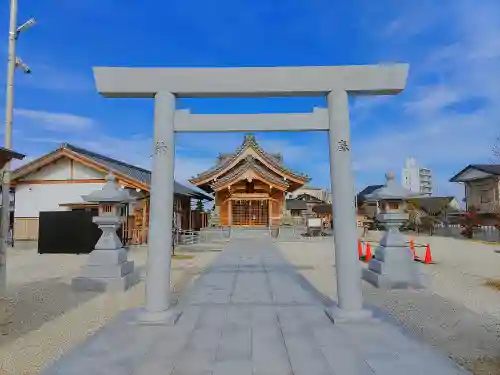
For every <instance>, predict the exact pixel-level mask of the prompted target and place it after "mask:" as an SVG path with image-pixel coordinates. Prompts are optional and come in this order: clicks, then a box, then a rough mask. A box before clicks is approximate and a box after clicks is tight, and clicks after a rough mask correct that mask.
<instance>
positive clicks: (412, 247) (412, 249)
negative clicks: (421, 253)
mask: <svg viewBox="0 0 500 375" xmlns="http://www.w3.org/2000/svg"><path fill="white" fill-rule="evenodd" d="M410 250H411V252H412V253H413V260H415V259H416V258H417V254H416V253H415V241H413V238H412V239H410Z"/></svg>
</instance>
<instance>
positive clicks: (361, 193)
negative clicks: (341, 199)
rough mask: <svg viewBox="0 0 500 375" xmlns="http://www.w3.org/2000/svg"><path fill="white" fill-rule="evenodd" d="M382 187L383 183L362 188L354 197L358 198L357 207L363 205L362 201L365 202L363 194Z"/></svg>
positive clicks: (365, 194)
mask: <svg viewBox="0 0 500 375" xmlns="http://www.w3.org/2000/svg"><path fill="white" fill-rule="evenodd" d="M382 187H384V185H368V186H367V187H365V188H364V189H363V190H361V191H360V192H359V193H358V195H357V196H356V198H357V200H358V207H361V206H362V205H363V203H365V200H366V198H365V196H367V195H368V194H371V193H373V192H374V191H375V190H378V189H380V188H382Z"/></svg>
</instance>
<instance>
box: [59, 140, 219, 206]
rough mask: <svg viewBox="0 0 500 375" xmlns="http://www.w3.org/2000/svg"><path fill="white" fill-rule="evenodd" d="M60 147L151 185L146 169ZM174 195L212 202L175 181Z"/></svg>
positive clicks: (201, 193) (82, 149) (73, 147)
mask: <svg viewBox="0 0 500 375" xmlns="http://www.w3.org/2000/svg"><path fill="white" fill-rule="evenodd" d="M62 147H63V148H66V149H67V150H70V151H73V152H75V153H77V154H80V155H82V156H84V157H85V158H87V159H91V160H92V161H94V162H96V163H97V164H100V165H102V166H104V167H106V168H109V169H110V170H112V171H116V172H119V173H121V174H124V175H126V176H128V177H130V178H132V179H134V180H137V181H139V182H142V183H144V184H146V185H151V171H148V170H147V169H144V168H140V167H137V166H135V165H132V164H127V163H124V162H122V161H120V160H116V159H113V158H110V157H108V156H104V155H101V154H98V153H96V152H93V151H89V150H86V149H84V148H81V147H76V146H73V145H71V144H69V143H63V145H62ZM174 193H175V194H180V195H186V196H190V197H193V198H196V199H206V200H213V198H212V197H210V196H209V195H207V194H205V193H203V192H198V191H195V190H193V189H190V188H188V187H187V186H184V185H181V184H179V183H178V182H177V181H174Z"/></svg>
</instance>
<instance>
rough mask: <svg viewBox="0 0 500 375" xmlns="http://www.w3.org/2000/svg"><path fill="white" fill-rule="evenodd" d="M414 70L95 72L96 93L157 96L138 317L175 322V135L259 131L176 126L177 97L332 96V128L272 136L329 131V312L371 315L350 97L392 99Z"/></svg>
mask: <svg viewBox="0 0 500 375" xmlns="http://www.w3.org/2000/svg"><path fill="white" fill-rule="evenodd" d="M408 70H409V66H408V65H407V64H395V65H365V66H332V67H328V66H327V67H273V68H111V67H96V68H94V76H95V80H96V85H97V89H98V91H99V93H101V94H102V95H104V96H105V97H115V98H154V99H155V119H154V121H155V124H154V155H153V174H152V181H151V213H150V215H151V216H150V223H151V228H150V232H149V241H148V242H149V249H148V261H147V271H146V272H147V274H146V306H145V309H144V314H142V315H141V317H140V320H141V321H143V322H149V323H155V324H165V323H172V322H173V321H175V316H173V313H172V312H171V310H170V309H169V307H170V265H171V246H172V236H171V232H172V213H173V185H174V155H175V149H174V147H175V144H174V133H175V131H206V132H210V131H252V130H257V131H262V130H263V129H262V128H261V127H260V128H259V127H257V128H256V129H254V128H252V126H249V127H247V128H245V129H242V128H234V126H227V127H225V128H221V127H220V126H219V127H218V128H217V129H216V128H211V127H207V128H206V129H203V130H202V129H199V128H197V129H195V128H191V129H190V128H189V126H187V125H185V126H179V128H176V122H175V120H174V119H175V98H176V97H205V98H206V97H272V96H320V95H325V94H326V96H327V102H328V124H325V122H321V121H319V122H318V121H316V122H315V121H313V122H304V121H296V122H293V123H291V124H290V125H289V127H286V126H284V125H283V123H281V124H280V125H276V126H272V125H271V127H270V128H268V129H266V130H269V131H273V130H274V131H304V130H328V131H329V140H330V142H329V143H330V175H331V184H332V198H333V199H332V200H333V225H334V241H335V259H336V269H337V294H338V307H337V308H335V309H333V310H328V311H327V313H328V314H329V315H330V316H331V317H332V318H333V320H334V321H335V322H339V321H358V320H365V319H369V318H370V317H371V313H370V312H369V311H367V310H365V309H363V297H362V292H361V266H360V263H359V260H358V254H357V229H356V213H355V205H354V199H355V197H354V179H353V175H352V167H351V146H350V126H349V107H348V94H356V95H391V94H398V93H399V92H401V91H402V90H403V89H404V88H405V85H406V80H407V76H408Z"/></svg>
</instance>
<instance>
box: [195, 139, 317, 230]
mask: <svg viewBox="0 0 500 375" xmlns="http://www.w3.org/2000/svg"><path fill="white" fill-rule="evenodd" d="M309 181H310V178H309V177H308V176H306V175H303V174H300V173H297V172H294V171H292V170H290V169H288V168H286V167H285V166H284V164H283V158H282V155H281V154H270V153H267V152H265V151H264V150H263V149H262V148H261V147H260V146H259V144H258V143H257V141H256V140H255V136H254V135H252V134H247V135H245V137H244V139H243V143H242V144H241V146H240V147H239V148H238V149H237V150H236V151H235V152H234V153H232V154H220V155H219V157H218V160H217V162H216V165H215V166H214V167H212V168H211V169H209V170H207V171H205V172H202V173H200V174H198V175H197V176H196V177H193V178H192V179H191V180H189V182H190V183H191V184H193V185H195V186H197V187H198V188H200V189H202V190H203V191H205V192H207V193H211V194H212V193H213V194H214V196H215V208H214V212H215V214H216V215H218V216H219V223H220V225H221V226H255V227H259V226H263V227H265V226H270V225H279V224H280V221H281V215H282V212H283V211H284V209H285V207H284V205H285V196H286V193H288V192H292V191H294V190H296V189H298V188H300V187H301V186H303V185H304V184H305V183H307V182H309Z"/></svg>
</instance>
